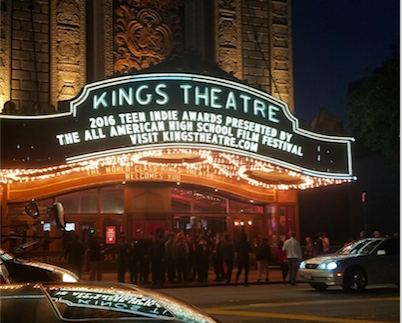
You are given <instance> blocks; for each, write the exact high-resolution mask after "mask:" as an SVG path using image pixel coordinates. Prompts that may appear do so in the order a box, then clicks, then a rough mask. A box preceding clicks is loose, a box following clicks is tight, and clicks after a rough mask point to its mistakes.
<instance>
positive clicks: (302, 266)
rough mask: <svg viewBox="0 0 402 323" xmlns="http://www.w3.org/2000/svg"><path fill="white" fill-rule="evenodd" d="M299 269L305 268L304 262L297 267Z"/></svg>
mask: <svg viewBox="0 0 402 323" xmlns="http://www.w3.org/2000/svg"><path fill="white" fill-rule="evenodd" d="M299 268H300V269H304V268H306V262H305V261H302V262H301V263H300V265H299Z"/></svg>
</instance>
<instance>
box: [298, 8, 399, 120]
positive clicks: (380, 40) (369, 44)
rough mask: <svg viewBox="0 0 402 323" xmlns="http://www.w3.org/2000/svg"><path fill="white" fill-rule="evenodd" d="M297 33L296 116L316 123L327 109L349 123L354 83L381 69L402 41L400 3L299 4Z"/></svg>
mask: <svg viewBox="0 0 402 323" xmlns="http://www.w3.org/2000/svg"><path fill="white" fill-rule="evenodd" d="M292 30H293V64H294V65H293V70H294V91H295V114H296V117H298V118H299V119H301V120H303V121H304V122H306V123H307V124H308V125H310V124H311V122H312V121H313V120H314V118H315V117H316V116H317V114H318V111H319V109H320V108H321V107H324V108H326V109H327V110H328V111H330V112H331V113H332V114H334V115H335V116H336V117H338V118H340V119H341V120H343V121H347V118H345V116H346V115H345V112H344V101H345V99H346V95H347V91H348V85H349V83H351V82H353V81H356V80H358V79H360V78H362V77H364V76H367V75H368V74H367V73H366V69H367V68H369V69H375V68H377V67H380V66H381V65H382V62H383V61H384V59H386V58H388V57H391V55H392V51H391V49H390V46H391V44H392V43H394V42H395V41H396V40H399V35H400V4H399V0H336V1H328V0H294V1H292Z"/></svg>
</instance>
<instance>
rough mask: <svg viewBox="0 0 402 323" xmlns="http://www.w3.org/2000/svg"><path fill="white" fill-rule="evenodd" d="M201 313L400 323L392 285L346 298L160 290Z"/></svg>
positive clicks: (265, 290)
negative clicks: (199, 310) (201, 311)
mask: <svg viewBox="0 0 402 323" xmlns="http://www.w3.org/2000/svg"><path fill="white" fill-rule="evenodd" d="M158 291H160V292H163V293H165V294H168V295H171V296H174V297H176V298H178V299H181V300H183V301H185V302H186V303H189V304H192V305H195V306H196V307H198V308H201V309H203V310H204V311H206V312H207V313H209V314H210V315H212V316H213V317H215V318H217V319H218V320H220V321H221V322H222V323H226V322H227V323H229V322H230V323H254V322H256V323H257V322H258V323H260V322H267V323H271V322H276V323H298V322H303V323H317V322H322V323H326V322H331V323H389V322H400V289H399V288H398V287H396V286H393V285H381V286H372V287H368V288H367V289H366V290H365V291H363V292H361V293H345V292H343V291H342V289H341V288H336V287H332V288H329V289H328V290H327V291H325V292H317V291H315V290H313V289H311V288H310V287H309V285H308V284H303V283H301V284H298V285H297V286H291V285H282V284H267V285H250V286H248V287H244V286H243V285H238V286H214V287H198V288H174V289H159V290H158Z"/></svg>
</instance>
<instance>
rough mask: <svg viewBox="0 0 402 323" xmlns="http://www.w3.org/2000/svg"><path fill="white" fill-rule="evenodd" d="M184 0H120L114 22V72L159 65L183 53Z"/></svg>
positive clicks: (121, 72) (125, 71)
mask: <svg viewBox="0 0 402 323" xmlns="http://www.w3.org/2000/svg"><path fill="white" fill-rule="evenodd" d="M182 5H183V0H146V1H140V0H119V5H118V6H117V8H116V10H115V23H114V33H115V34H114V72H115V73H120V74H124V73H128V72H129V71H132V70H141V69H144V68H147V67H150V66H152V65H156V64H159V63H161V62H162V61H163V60H165V59H166V58H167V57H168V56H175V55H176V54H180V53H182V52H183V38H184V36H183V30H182V26H181V19H180V16H179V8H180V7H181V6H182Z"/></svg>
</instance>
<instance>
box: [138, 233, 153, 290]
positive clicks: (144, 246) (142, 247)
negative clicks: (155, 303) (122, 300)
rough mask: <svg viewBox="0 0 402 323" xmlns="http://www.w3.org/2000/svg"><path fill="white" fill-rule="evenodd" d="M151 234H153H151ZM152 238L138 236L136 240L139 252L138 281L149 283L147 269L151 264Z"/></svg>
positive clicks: (148, 269)
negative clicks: (138, 238)
mask: <svg viewBox="0 0 402 323" xmlns="http://www.w3.org/2000/svg"><path fill="white" fill-rule="evenodd" d="M152 235H153V234H152ZM152 241H153V238H151V237H150V238H144V237H142V238H140V240H138V249H139V251H138V253H139V264H138V266H139V269H138V270H139V273H140V275H139V276H140V283H145V284H146V283H149V271H150V264H151V244H152Z"/></svg>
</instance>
